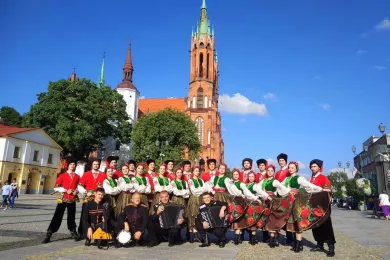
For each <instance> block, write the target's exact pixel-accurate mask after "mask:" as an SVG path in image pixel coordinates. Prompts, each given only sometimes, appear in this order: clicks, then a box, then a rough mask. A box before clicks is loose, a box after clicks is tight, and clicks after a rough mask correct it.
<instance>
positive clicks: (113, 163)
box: [106, 156, 122, 180]
mask: <svg viewBox="0 0 390 260" xmlns="http://www.w3.org/2000/svg"><path fill="white" fill-rule="evenodd" d="M118 160H119V156H108V157H107V160H106V166H107V168H110V169H112V171H113V179H115V180H117V179H119V177H122V173H121V172H120V171H118V170H117V169H116V167H117V166H118ZM107 168H106V170H107Z"/></svg>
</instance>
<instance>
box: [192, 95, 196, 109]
mask: <svg viewBox="0 0 390 260" xmlns="http://www.w3.org/2000/svg"><path fill="white" fill-rule="evenodd" d="M192 108H196V97H192Z"/></svg>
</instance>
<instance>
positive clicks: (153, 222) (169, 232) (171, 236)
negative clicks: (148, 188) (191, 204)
mask: <svg viewBox="0 0 390 260" xmlns="http://www.w3.org/2000/svg"><path fill="white" fill-rule="evenodd" d="M159 197H160V202H159V203H158V204H156V205H154V207H153V214H152V215H150V216H149V222H148V233H149V237H150V242H149V245H148V247H154V246H156V245H158V244H159V243H160V242H163V241H164V240H168V246H170V247H171V246H174V245H175V243H176V241H177V238H178V236H179V234H180V230H181V228H178V227H174V228H164V227H162V224H161V222H162V220H161V216H160V215H161V214H162V212H163V211H164V206H166V205H168V204H170V203H171V202H170V201H169V193H168V192H167V191H161V192H160V194H159ZM183 213H184V210H183V209H181V210H180V212H179V214H178V219H177V225H178V226H179V225H181V224H183V220H184V219H183Z"/></svg>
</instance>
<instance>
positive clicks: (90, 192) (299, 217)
mask: <svg viewBox="0 0 390 260" xmlns="http://www.w3.org/2000/svg"><path fill="white" fill-rule="evenodd" d="M117 160H118V157H115V156H110V157H109V158H108V159H107V162H106V164H107V169H106V172H105V173H103V172H100V171H99V168H100V160H93V161H92V166H91V168H92V169H91V170H90V171H88V172H86V173H84V174H83V176H82V177H80V176H79V175H78V174H76V173H75V172H74V170H75V168H76V160H75V159H74V158H72V157H68V158H67V161H68V165H67V169H68V170H67V171H66V172H64V173H62V174H61V175H59V177H58V179H57V181H56V188H55V191H56V192H59V193H60V197H59V198H58V204H57V208H56V210H55V213H54V216H53V219H52V221H51V223H50V225H49V228H48V229H47V234H46V238H45V240H44V241H43V243H48V242H50V238H51V236H52V234H53V233H55V232H57V231H58V229H59V227H60V225H61V222H62V218H63V215H64V211H65V208H66V209H67V214H68V218H67V224H68V229H69V231H70V232H71V235H72V237H73V238H74V239H75V240H76V241H78V240H81V239H83V238H84V239H85V240H86V242H85V244H86V245H90V243H91V240H96V241H101V240H109V239H112V240H113V241H115V246H116V247H120V246H122V245H123V244H126V246H127V245H139V242H140V241H142V239H143V237H144V234H145V232H147V233H148V235H149V240H150V241H149V244H148V246H149V247H153V246H156V245H158V244H159V243H160V242H162V241H168V245H169V246H174V245H175V244H177V243H179V242H180V241H181V239H182V238H181V236H180V230H181V229H182V228H186V230H187V239H188V240H189V242H190V243H194V242H200V243H201V245H200V247H207V246H209V245H210V241H209V239H208V234H207V233H213V234H214V235H215V236H216V237H217V239H218V240H217V244H218V245H219V246H220V247H224V246H225V244H226V232H227V229H229V228H230V229H232V230H234V232H235V238H234V244H236V245H237V244H240V243H242V241H243V240H244V234H245V232H248V233H249V243H250V244H252V245H255V244H256V243H257V231H258V230H261V231H262V233H263V234H262V235H263V236H262V240H263V242H264V243H268V244H269V246H270V247H271V248H274V247H278V246H279V233H281V232H282V231H283V232H284V231H285V232H286V244H287V245H291V246H292V250H293V251H294V252H296V253H299V252H300V251H302V250H303V245H302V235H303V231H306V230H309V229H312V232H313V236H314V239H315V240H316V242H317V246H316V248H313V249H311V251H322V252H326V253H327V256H329V257H332V256H334V255H335V252H334V244H335V243H336V241H335V237H334V234H333V227H332V222H331V218H330V201H331V200H330V199H331V190H330V187H331V184H330V181H329V179H328V178H327V177H326V176H325V175H323V174H322V173H321V171H322V164H323V162H322V161H321V160H318V159H314V160H312V161H311V162H310V169H311V171H312V177H311V179H310V180H309V181H308V180H306V179H305V178H304V177H302V176H299V175H298V171H299V165H298V163H297V162H294V161H291V162H289V163H288V161H287V155H286V154H283V153H282V154H279V155H278V156H277V160H278V164H279V166H280V170H278V171H277V172H276V167H275V166H274V165H270V164H268V163H267V161H266V160H265V159H259V160H257V161H256V163H257V166H258V168H259V170H260V173H255V172H254V171H253V170H252V164H253V160H252V159H250V158H245V159H243V160H242V166H243V170H241V171H240V170H238V169H233V170H232V177H231V178H229V177H227V176H226V175H225V172H226V169H227V166H226V165H225V164H223V163H222V164H220V165H219V167H218V170H217V169H216V160H214V159H209V160H207V166H208V169H209V171H208V172H203V173H201V172H200V168H199V167H191V162H190V161H184V162H183V163H182V164H181V167H179V168H177V169H175V170H174V169H173V168H174V162H173V161H172V160H168V161H166V162H165V163H162V164H161V165H160V167H159V169H158V172H157V173H156V172H155V162H154V160H147V162H146V164H143V163H139V164H136V162H135V161H133V160H130V161H129V162H128V163H126V164H125V165H122V166H121V171H118V170H117V169H116V167H117ZM275 172H276V173H275ZM79 196H80V197H82V198H83V206H82V213H81V218H80V223H79V227H78V230H77V231H76V221H75V212H76V202H77V201H79ZM130 237H131V242H130ZM128 241H129V243H127V242H128ZM325 243H327V244H328V250H327V251H325V249H324V244H325Z"/></svg>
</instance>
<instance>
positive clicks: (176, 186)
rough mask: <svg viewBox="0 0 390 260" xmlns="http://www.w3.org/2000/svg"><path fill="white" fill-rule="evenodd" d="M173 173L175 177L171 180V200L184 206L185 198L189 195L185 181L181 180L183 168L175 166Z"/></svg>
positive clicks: (185, 204)
mask: <svg viewBox="0 0 390 260" xmlns="http://www.w3.org/2000/svg"><path fill="white" fill-rule="evenodd" d="M174 174H175V176H176V179H175V180H173V181H171V185H172V192H173V197H172V202H173V203H176V204H180V205H183V206H184V207H186V206H187V200H186V199H188V198H189V197H190V190H189V188H188V184H187V182H185V181H184V180H183V169H182V168H177V169H176V172H175V173H174Z"/></svg>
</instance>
